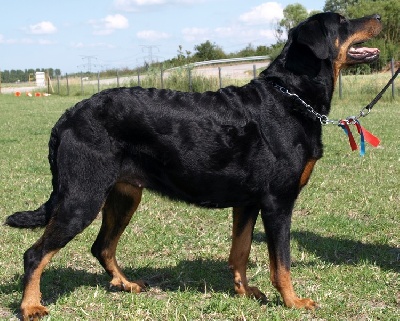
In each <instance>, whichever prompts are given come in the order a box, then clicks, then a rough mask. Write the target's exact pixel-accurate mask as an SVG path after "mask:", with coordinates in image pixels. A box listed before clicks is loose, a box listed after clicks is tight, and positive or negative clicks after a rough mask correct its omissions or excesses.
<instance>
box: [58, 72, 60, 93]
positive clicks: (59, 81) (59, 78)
mask: <svg viewBox="0 0 400 321" xmlns="http://www.w3.org/2000/svg"><path fill="white" fill-rule="evenodd" d="M57 95H60V75H57Z"/></svg>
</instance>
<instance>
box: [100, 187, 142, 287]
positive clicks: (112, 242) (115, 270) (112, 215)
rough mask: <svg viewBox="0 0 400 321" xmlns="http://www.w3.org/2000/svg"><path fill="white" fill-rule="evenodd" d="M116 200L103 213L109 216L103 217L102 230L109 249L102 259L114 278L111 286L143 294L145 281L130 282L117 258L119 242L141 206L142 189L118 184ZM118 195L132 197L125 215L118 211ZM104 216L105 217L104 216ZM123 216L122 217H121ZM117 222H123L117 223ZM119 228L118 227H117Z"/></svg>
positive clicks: (107, 204) (108, 204) (102, 255)
mask: <svg viewBox="0 0 400 321" xmlns="http://www.w3.org/2000/svg"><path fill="white" fill-rule="evenodd" d="M114 189H115V190H116V191H115V199H113V200H112V201H111V202H106V204H105V206H104V208H103V211H107V212H108V213H107V215H106V216H105V217H103V220H106V221H105V222H104V221H103V224H102V229H103V230H105V233H106V236H105V238H106V239H107V240H108V244H109V245H108V247H107V248H105V249H103V251H102V253H101V257H102V258H103V260H104V264H105V269H106V271H107V272H108V273H109V274H110V275H111V276H112V280H111V282H110V285H112V286H115V287H117V288H119V289H120V290H123V291H127V292H136V293H139V292H143V291H144V289H145V288H146V284H145V282H143V281H140V280H137V281H133V282H131V281H129V280H128V279H127V277H126V276H125V274H124V273H123V272H122V270H121V268H120V267H119V265H118V263H117V259H116V257H115V253H116V249H117V245H118V241H119V239H120V237H121V235H122V233H123V231H124V229H125V227H126V226H127V225H128V223H129V221H130V219H131V217H132V215H133V213H134V212H135V211H136V209H137V208H138V206H139V203H140V200H141V197H142V188H139V187H135V186H132V185H130V184H124V183H118V184H116V186H114ZM118 194H120V195H123V196H126V197H130V198H131V199H132V200H133V202H132V205H131V207H130V208H126V209H123V210H124V211H125V213H121V212H119V211H118V210H119V209H118V205H119V204H118ZM104 214H105V213H104ZM104 214H103V215H104ZM121 214H122V215H121ZM115 220H123V221H118V222H116V221H115ZM116 226H118V227H116Z"/></svg>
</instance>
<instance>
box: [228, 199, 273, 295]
mask: <svg viewBox="0 0 400 321" xmlns="http://www.w3.org/2000/svg"><path fill="white" fill-rule="evenodd" d="M258 213H259V209H258V208H257V207H254V208H234V209H233V229H232V248H231V253H230V255H229V268H230V269H231V271H232V273H233V278H234V285H235V291H236V293H237V294H239V295H245V296H248V297H254V298H256V299H257V300H261V301H266V300H267V298H266V296H265V295H264V294H263V293H262V292H261V291H260V290H259V289H258V288H256V287H250V286H249V285H248V283H247V277H246V269H247V261H248V259H249V254H250V248H251V241H252V237H253V229H254V225H255V223H256V220H257V216H258Z"/></svg>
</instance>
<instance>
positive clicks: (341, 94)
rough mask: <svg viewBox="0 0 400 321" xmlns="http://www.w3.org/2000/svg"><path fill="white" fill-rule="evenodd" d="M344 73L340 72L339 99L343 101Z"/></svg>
mask: <svg viewBox="0 0 400 321" xmlns="http://www.w3.org/2000/svg"><path fill="white" fill-rule="evenodd" d="M342 97H343V93H342V71H339V98H340V99H342Z"/></svg>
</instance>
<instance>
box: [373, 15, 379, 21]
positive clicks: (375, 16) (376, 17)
mask: <svg viewBox="0 0 400 321" xmlns="http://www.w3.org/2000/svg"><path fill="white" fill-rule="evenodd" d="M372 17H373V18H375V19H376V20H378V21H381V16H380V15H379V14H374V15H372Z"/></svg>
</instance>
